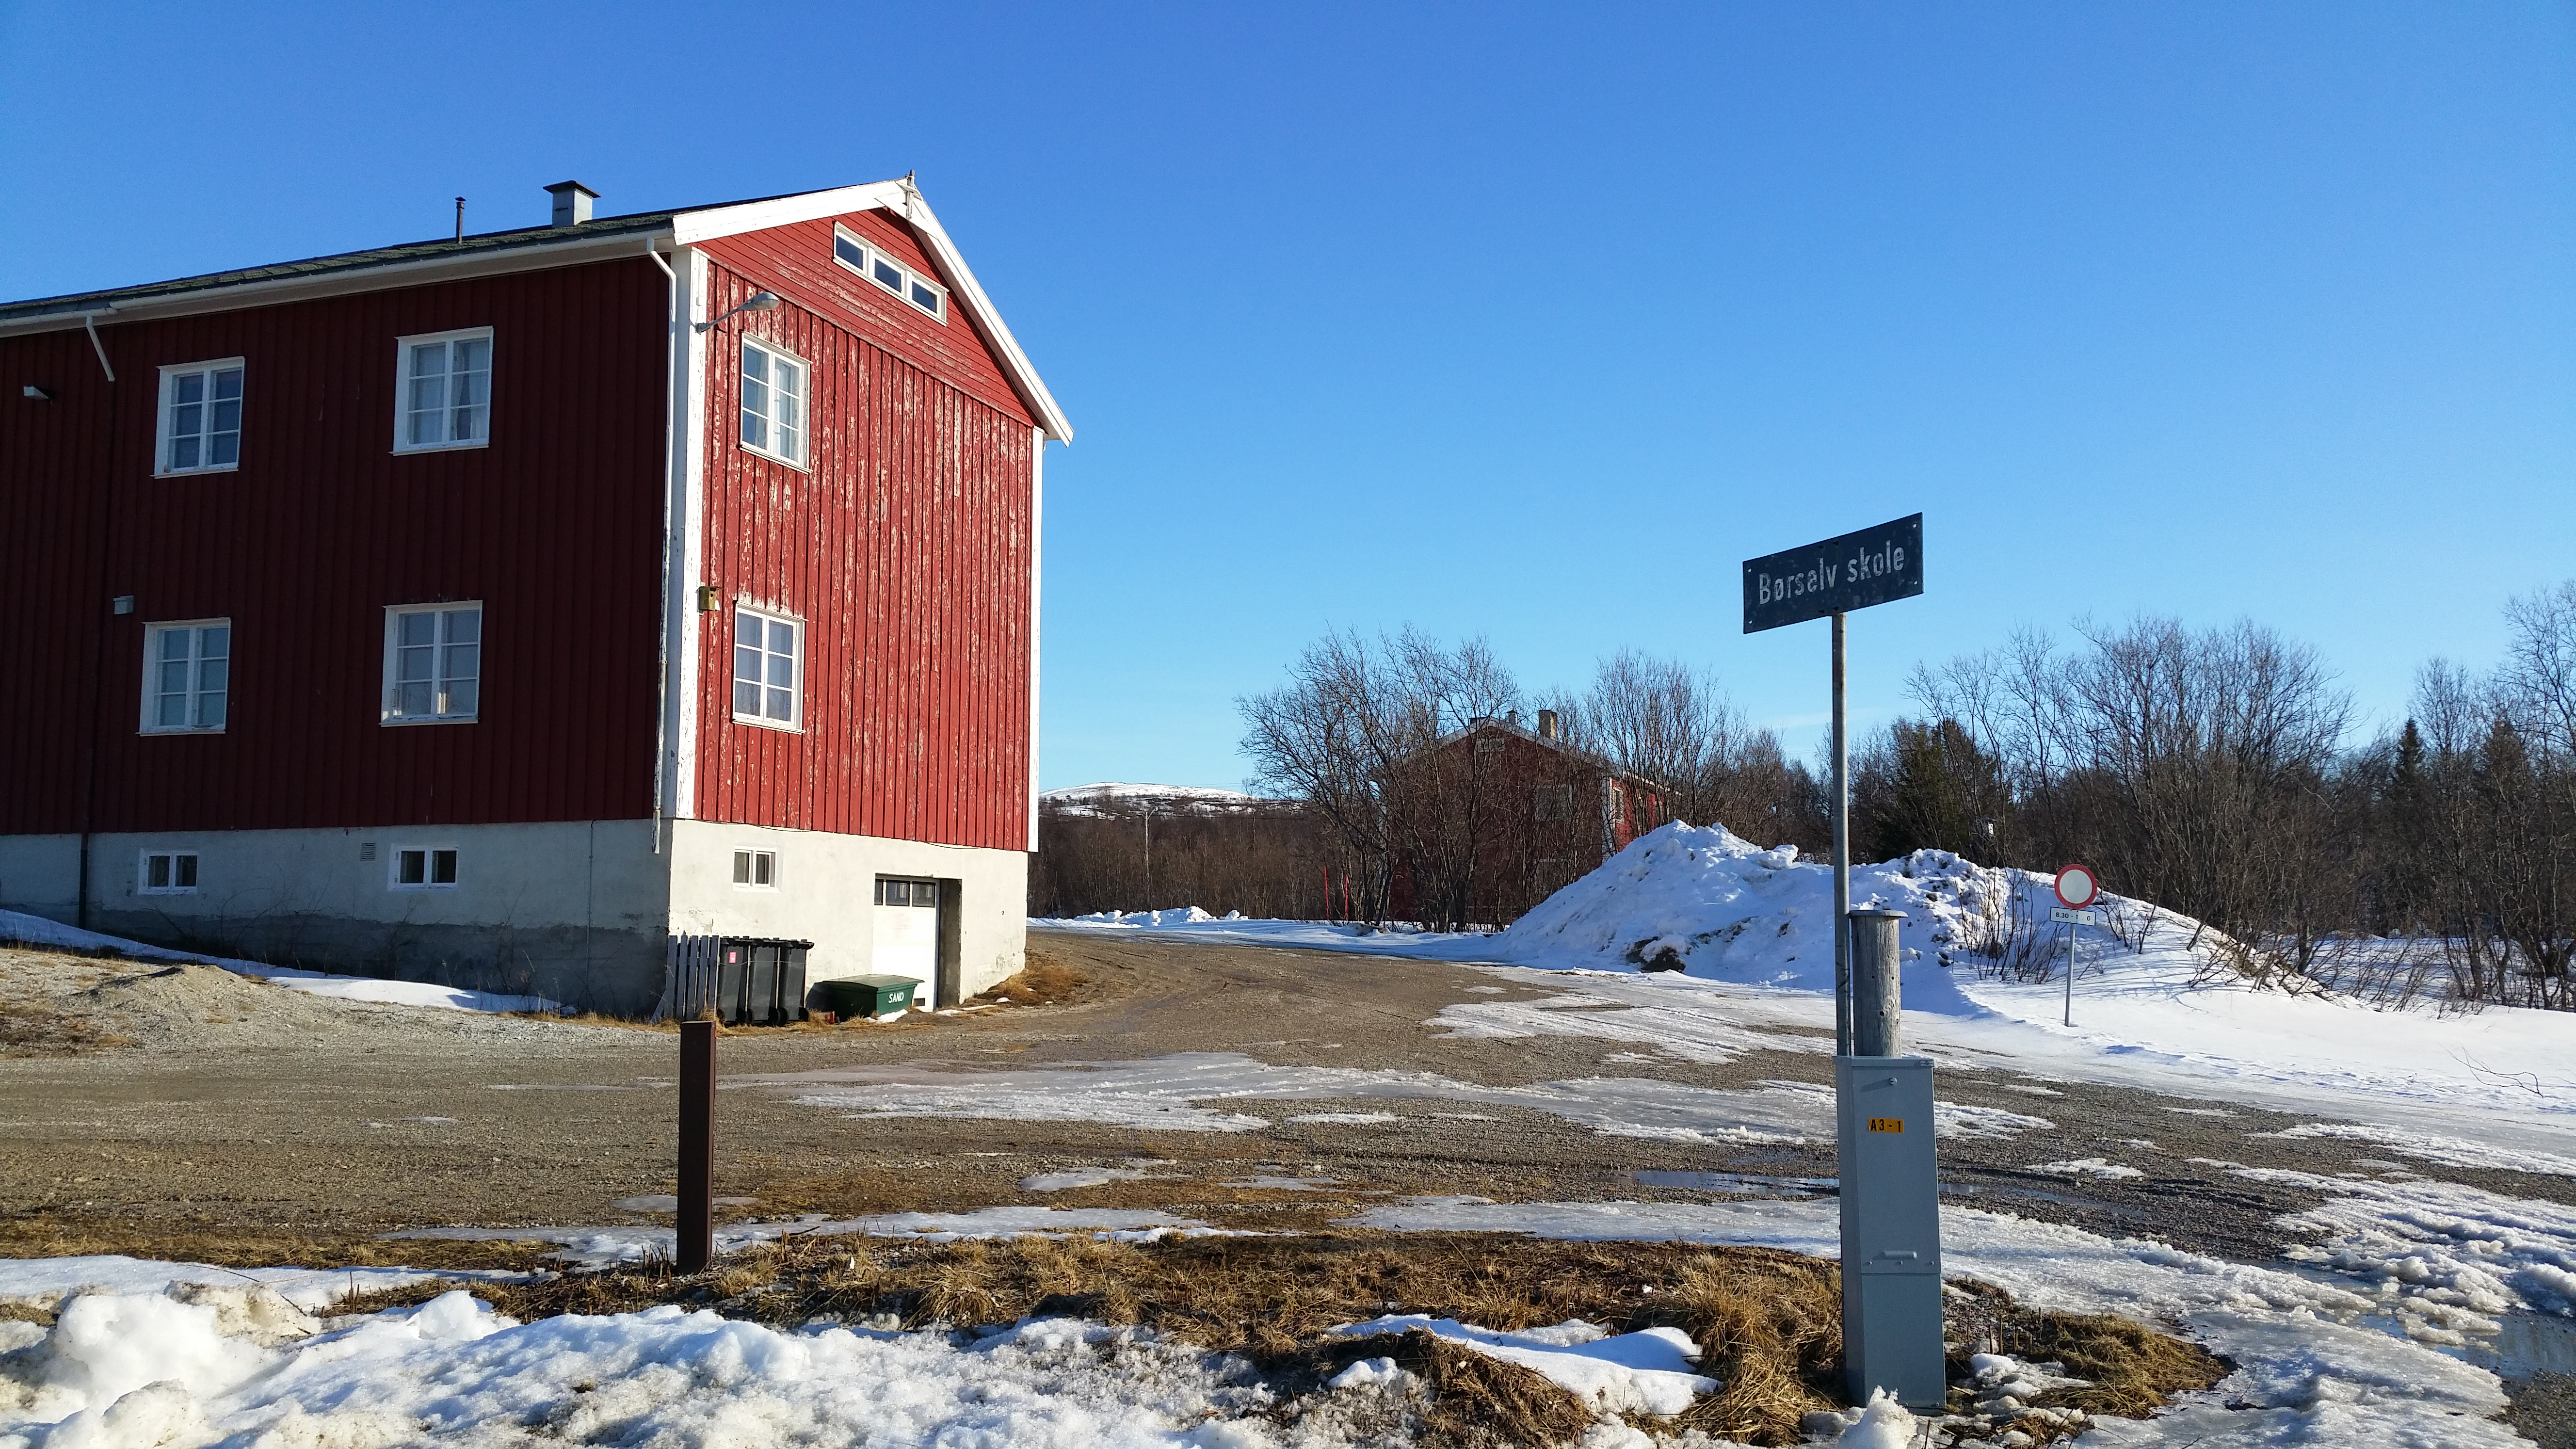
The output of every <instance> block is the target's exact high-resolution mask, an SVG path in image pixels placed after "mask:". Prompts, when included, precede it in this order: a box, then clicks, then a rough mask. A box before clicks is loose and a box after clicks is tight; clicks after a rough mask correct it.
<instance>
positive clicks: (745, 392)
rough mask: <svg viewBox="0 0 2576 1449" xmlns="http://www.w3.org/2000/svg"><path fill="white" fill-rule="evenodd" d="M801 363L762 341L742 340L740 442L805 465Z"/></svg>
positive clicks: (799, 464)
mask: <svg viewBox="0 0 2576 1449" xmlns="http://www.w3.org/2000/svg"><path fill="white" fill-rule="evenodd" d="M805 375H806V372H805V364H804V363H803V362H802V361H800V360H799V359H798V358H797V357H796V356H795V355H794V354H792V353H786V352H781V351H779V350H778V349H777V348H775V347H772V346H770V345H769V344H768V343H766V342H754V341H752V340H751V339H750V338H748V337H746V338H744V339H743V340H742V445H743V446H744V447H746V448H749V449H750V450H752V451H753V452H755V453H764V454H767V455H768V456H770V457H772V458H776V459H777V460H778V461H780V462H782V463H793V464H795V465H796V466H797V467H799V468H802V467H804V466H805Z"/></svg>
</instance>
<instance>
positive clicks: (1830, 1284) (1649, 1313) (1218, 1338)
mask: <svg viewBox="0 0 2576 1449" xmlns="http://www.w3.org/2000/svg"><path fill="white" fill-rule="evenodd" d="M437 1291H440V1290H439V1289H438V1287H437V1286H436V1285H422V1286H420V1287H418V1288H415V1289H410V1290H401V1291H400V1292H397V1293H395V1294H390V1295H380V1301H378V1302H377V1303H376V1306H390V1305H391V1304H392V1303H395V1302H412V1301H419V1300H422V1299H426V1298H427V1297H429V1296H432V1295H433V1294H434V1293H436V1292H437ZM476 1291H477V1293H478V1294H481V1295H482V1296H484V1297H486V1298H489V1299H490V1300H492V1301H493V1303H494V1304H495V1306H496V1307H499V1308H500V1309H501V1310H502V1311H503V1312H506V1313H509V1314H511V1315H512V1316H514V1317H518V1318H521V1319H529V1318H538V1317H545V1316H549V1315H552V1314H558V1313H615V1312H627V1311H632V1310H635V1309H640V1308H644V1307H649V1306H651V1305H654V1304H658V1303H681V1304H687V1305H690V1306H696V1307H712V1308H715V1309H717V1310H719V1311H721V1312H724V1313H726V1314H728V1315H731V1316H735V1317H741V1318H749V1319H756V1320H759V1321H762V1322H767V1323H773V1324H779V1325H788V1324H798V1323H803V1322H806V1321H808V1320H810V1319H812V1318H814V1317H815V1316H817V1315H831V1316H836V1317H840V1318H843V1319H851V1320H856V1319H868V1318H875V1317H878V1316H880V1315H890V1316H891V1317H892V1318H893V1319H895V1320H896V1321H900V1322H902V1323H903V1324H905V1325H907V1326H910V1327H926V1326H929V1325H932V1324H947V1325H951V1326H960V1327H967V1326H978V1325H983V1324H992V1323H1005V1322H1013V1321H1017V1320H1019V1319H1022V1318H1027V1317H1044V1316H1049V1315H1059V1314H1061V1315H1068V1316H1078V1317H1084V1318H1090V1319H1094V1320H1097V1321H1101V1322H1106V1323H1137V1324H1144V1325H1146V1326H1149V1327H1151V1328H1153V1329H1155V1330H1156V1331H1157V1332H1159V1333H1161V1334H1163V1335H1165V1336H1167V1337H1170V1338H1172V1339H1175V1340H1177V1341H1180V1342H1185V1343H1190V1344H1194V1345H1197V1346H1199V1347H1202V1348H1207V1349H1214V1350H1221V1351H1227V1352H1233V1353H1240V1354H1242V1355H1244V1356H1246V1357H1247V1358H1250V1359H1251V1360H1252V1361H1253V1362H1254V1363H1255V1364H1257V1365H1259V1366H1260V1367H1261V1368H1262V1370H1263V1371H1264V1372H1265V1373H1266V1374H1267V1375H1269V1376H1270V1378H1271V1379H1272V1381H1273V1382H1274V1384H1276V1385H1277V1387H1278V1388H1279V1389H1280V1391H1281V1393H1282V1398H1283V1401H1291V1400H1294V1399H1295V1398H1296V1396H1298V1395H1300V1394H1303V1393H1305V1392H1308V1391H1311V1390H1313V1389H1315V1388H1316V1387H1317V1386H1318V1385H1320V1384H1321V1382H1322V1381H1323V1379H1324V1378H1326V1377H1329V1376H1330V1375H1331V1374H1332V1373H1334V1372H1337V1371H1338V1370H1339V1369H1340V1368H1341V1367H1343V1366H1344V1365H1346V1364H1348V1363H1349V1362H1350V1361H1351V1360H1353V1359H1355V1358H1362V1357H1369V1356H1376V1355H1385V1356H1390V1357H1394V1358H1396V1359H1397V1361H1398V1362H1400V1363H1403V1364H1404V1365H1405V1366H1406V1367H1408V1368H1410V1369H1412V1370H1413V1371H1414V1372H1416V1373H1417V1374H1420V1375H1421V1376H1422V1378H1423V1379H1424V1380H1425V1382H1426V1384H1427V1385H1428V1387H1429V1390H1430V1394H1431V1398H1430V1401H1429V1404H1428V1406H1427V1407H1424V1408H1422V1409H1421V1414H1422V1416H1423V1424H1422V1429H1423V1435H1422V1442H1424V1443H1426V1444H1431V1445H1448V1446H1461V1449H1485V1446H1498V1445H1503V1444H1513V1443H1519V1444H1532V1445H1536V1444H1554V1443H1563V1442H1565V1441H1567V1440H1568V1439H1570V1438H1572V1437H1574V1436H1575V1435H1576V1434H1577V1433H1579V1432H1580V1430H1581V1428H1582V1426H1583V1425H1584V1424H1586V1423H1588V1422H1589V1421H1590V1414H1589V1411H1588V1410H1587V1409H1586V1408H1585V1407H1584V1406H1583V1405H1582V1404H1581V1403H1580V1402H1578V1401H1577V1400H1576V1399H1574V1398H1573V1396H1571V1395H1569V1394H1567V1393H1566V1392H1565V1391H1564V1390H1562V1389H1559V1388H1557V1387H1555V1386H1554V1385H1552V1384H1549V1383H1548V1382H1547V1381H1546V1380H1544V1379H1543V1378H1540V1377H1538V1376H1537V1375H1535V1374H1531V1373H1529V1372H1528V1371H1526V1370H1523V1369H1518V1368H1516V1367H1514V1366H1512V1365H1508V1364H1503V1363H1501V1362H1499V1361H1497V1360H1494V1359H1491V1358H1488V1357H1486V1356H1485V1355H1482V1354H1477V1353H1474V1352H1473V1351H1471V1350H1466V1349H1462V1348H1459V1347H1458V1346H1457V1345H1455V1344H1449V1343H1446V1342H1445V1341H1442V1340H1438V1339H1435V1338H1432V1337H1431V1336H1429V1335H1425V1334H1421V1333H1418V1332H1416V1333H1411V1334H1407V1335H1404V1336H1403V1337H1402V1338H1400V1339H1399V1338H1394V1337H1384V1336H1381V1337H1377V1338H1371V1339H1366V1340H1357V1341H1354V1340H1351V1339H1346V1338H1341V1339H1336V1338H1327V1337H1326V1336H1325V1334H1326V1331H1327V1330H1329V1329H1331V1328H1334V1327H1336V1326H1338V1325H1340V1324H1344V1323H1351V1322H1357V1321H1362V1320H1366V1319H1371V1318H1375V1317H1378V1316H1380V1315H1382V1314H1389V1313H1399V1312H1402V1313H1425V1314H1429V1315H1431V1316H1433V1317H1442V1318H1457V1319H1461V1320H1463V1321H1465V1322H1469V1323H1476V1324H1481V1325H1483V1326H1485V1327H1488V1328H1495V1329H1504V1330H1510V1329H1519V1328H1529V1327H1533V1326H1537V1325H1541V1324H1551V1323H1558V1322H1562V1321H1564V1320H1566V1319H1568V1318H1586V1319H1590V1320H1592V1321H1594V1322H1597V1323H1602V1324H1605V1325H1607V1326H1609V1327H1611V1328H1612V1329H1614V1330H1622V1331H1625V1330H1635V1329H1639V1328H1647V1327H1653V1326H1657V1325H1671V1326H1674V1327H1678V1328H1681V1329H1682V1330H1683V1331H1685V1332H1687V1333H1689V1334H1690V1335H1691V1336H1692V1337H1693V1338H1694V1339H1696V1340H1698V1341H1699V1342H1700V1344H1701V1345H1702V1347H1703V1350H1704V1352H1703V1357H1702V1359H1701V1361H1700V1371H1701V1372H1702V1373H1705V1374H1707V1375H1709V1376H1711V1377H1713V1378H1716V1379H1718V1380H1719V1381H1720V1382H1721V1384H1722V1387H1721V1388H1720V1389H1719V1391H1718V1392H1716V1393H1714V1394H1711V1395H1708V1396H1707V1397H1705V1398H1703V1399H1702V1400H1701V1401H1700V1402H1699V1403H1698V1404H1696V1405H1694V1406H1693V1407H1692V1409H1691V1410H1690V1412H1689V1413H1688V1414H1686V1415H1684V1416H1683V1417H1682V1418H1681V1419H1680V1420H1679V1421H1678V1423H1677V1424H1676V1425H1675V1426H1674V1427H1679V1428H1698V1429H1702V1430H1704V1431H1707V1432H1709V1433H1712V1434H1716V1435H1720V1436H1723V1437H1727V1438H1733V1439H1737V1440H1740V1441H1742V1442H1745V1443H1750V1444H1766V1445H1783V1444H1794V1443H1797V1442H1799V1436H1798V1432H1797V1423H1798V1419H1799V1417H1800V1416H1801V1415H1803V1414H1805V1413H1807V1412H1809V1411H1811V1410H1815V1409H1822V1408H1831V1407H1836V1406H1838V1405H1839V1404H1840V1402H1841V1399H1842V1342H1841V1321H1840V1320H1841V1296H1840V1295H1841V1288H1840V1279H1839V1277H1838V1276H1837V1273H1836V1270H1835V1268H1834V1265H1832V1264H1831V1263H1826V1262H1819V1261H1816V1260H1813V1259H1807V1258H1802V1257H1799V1256H1797V1255H1795V1254H1790V1253H1782V1252H1776V1251H1772V1250H1768V1249H1757V1248H1745V1249H1715V1250H1712V1249H1708V1248H1702V1247H1693V1246H1687V1245H1682V1244H1666V1243H1560V1242H1549V1241H1544V1240H1539V1239H1529V1238H1517V1237H1499V1236H1491V1235H1480V1234H1467V1233H1460V1234H1442V1233H1424V1234H1392V1233H1369V1232H1337V1233H1329V1234H1325V1233H1317V1234H1307V1235H1297V1236H1291V1235H1280V1236H1272V1237H1258V1238H1191V1239H1175V1240H1168V1241H1165V1242H1161V1243H1153V1244H1142V1245H1128V1244H1116V1243H1104V1242H1100V1241H1097V1240H1094V1239H1090V1238H1082V1237H1076V1238H1069V1239H1063V1240H1056V1239H1048V1238H1039V1237H1023V1238H1017V1239H1012V1240H1008V1241H1004V1242H974V1241H970V1242H962V1243H953V1244H944V1245H942V1244H924V1243H905V1242H891V1243H890V1242H886V1241H883V1240H869V1239H864V1238H852V1237H837V1238H792V1239H789V1240H787V1241H786V1242H783V1243H776V1244H770V1245H765V1246H763V1247H760V1248H757V1249H754V1250H752V1251H749V1252H745V1253H742V1254H738V1255H735V1256H733V1257H729V1258H727V1259H725V1260H724V1261H723V1262H721V1263H720V1264H718V1265H717V1266H716V1268H714V1269H713V1270H711V1271H710V1272H708V1273H706V1274H701V1275H698V1276H696V1277H681V1276H679V1275H676V1274H673V1273H671V1272H670V1271H668V1270H667V1268H660V1267H656V1268H649V1269H643V1270H632V1271H617V1272H610V1273H597V1274H575V1275H569V1276H566V1277H562V1278H557V1279H554V1280H551V1281H548V1282H543V1283H530V1284H510V1285H493V1286H488V1287H478V1288H477V1289H476ZM406 1295H408V1296H406ZM356 1306H357V1305H352V1307H353V1308H354V1307H356ZM1963 1310H1964V1317H1965V1319H1966V1321H1963V1322H1961V1323H1960V1324H1957V1325H1955V1326H1956V1327H1958V1328H1961V1329H1963V1330H1965V1331H1966V1332H1967V1334H1969V1335H1972V1336H1974V1337H1975V1338H1980V1339H1991V1340H1993V1341H1994V1343H1995V1345H1996V1346H1997V1347H1999V1348H2000V1349H2001V1351H2003V1352H2006V1353H2011V1354H2014V1355H2016V1356H2018V1357H2023V1358H2027V1359H2030V1360H2032V1361H2036V1362H2056V1363H2063V1364H2064V1365H2065V1366H2066V1371H2067V1372H2068V1373H2070V1374H2073V1375H2075V1376H2077V1377H2081V1378H2087V1379H2091V1380H2093V1381H2094V1384H2095V1386H2094V1387H2093V1388H2089V1389H2081V1390H2071V1391H2067V1392H2066V1393H2065V1394H2063V1395H2061V1396H2059V1397H2060V1398H2062V1400H2063V1403H2064V1405H2065V1406H2071V1407H2080V1408H2082V1409H2084V1410H2085V1411H2086V1412H2088V1413H2110V1414H2124V1415H2131V1416H2135V1415H2140V1414H2143V1413H2145V1412H2147V1411H2148V1410H2150V1409H2152V1408H2154V1407H2155V1406H2156V1405H2158V1404H2161V1403H2163V1402H2165V1400H2166V1399H2167V1398H2169V1397H2170V1396H2171V1395H2172V1394H2173V1393H2175V1392H2178V1391H2180V1390H2182V1389H2186V1388H2200V1387H2206V1386H2207V1385H2208V1384H2211V1383H2214V1382H2216V1381H2217V1379H2218V1378H2219V1377H2221V1376H2222V1375H2223V1374H2224V1373H2225V1371H2226V1366H2225V1365H2224V1364H2222V1363H2220V1362H2219V1361H2218V1360H2216V1359H2214V1358H2212V1357H2210V1356H2209V1355H2208V1354H2207V1353H2205V1352H2203V1351H2201V1350H2200V1349H2198V1348H2196V1347H2194V1346H2192V1345H2190V1344H2187V1343H2183V1342H2181V1341H2179V1340H2176V1339H2172V1338H2169V1337H2167V1336H2165V1335H2163V1334H2161V1333H2158V1332H2156V1331H2154V1330H2152V1329H2149V1328H2146V1327H2143V1326H2141V1325H2138V1324H2134V1323H2129V1322H2127V1321H2125V1320H2120V1319H2112V1318H2101V1317H2087V1316H2073V1315H2063V1314H2047V1313H2039V1312H2035V1311H2032V1310H2028V1309H2025V1308H2022V1307H2020V1306H2019V1305H2017V1304H2015V1303H2013V1301H2012V1300H2011V1298H2010V1297H2009V1295H2006V1294H2004V1293H2002V1292H2001V1291H2000V1290H1996V1289H1991V1288H1986V1287H1984V1286H1983V1285H1975V1287H1974V1289H1973V1291H1972V1294H1971V1297H1970V1298H1969V1299H1968V1300H1965V1302H1964V1305H1963ZM1954 1368H1955V1369H1956V1370H1957V1372H1958V1373H1959V1374H1960V1375H1962V1376H1964V1373H1965V1365H1964V1363H1962V1364H1959V1365H1955V1366H1954ZM2051 1402H2052V1403H2054V1402H2057V1400H2055V1399H2053V1400H2052V1401H2051Z"/></svg>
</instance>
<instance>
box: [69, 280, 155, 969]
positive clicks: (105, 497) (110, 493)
mask: <svg viewBox="0 0 2576 1449" xmlns="http://www.w3.org/2000/svg"><path fill="white" fill-rule="evenodd" d="M108 310H110V311H111V312H112V311H113V309H108ZM99 315H100V314H99V313H97V312H83V313H82V314H81V330H82V331H84V332H87V333H88V334H89V345H90V349H91V350H92V351H94V352H96V353H97V354H98V370H99V371H101V372H103V373H106V374H107V446H106V448H105V450H104V452H105V454H106V458H107V476H106V477H105V478H104V479H103V480H101V482H100V485H99V490H98V592H97V593H96V594H94V595H92V596H91V598H90V607H91V608H93V609H95V608H97V607H98V606H99V604H101V603H103V602H105V601H106V598H107V589H108V582H107V571H108V569H109V568H110V567H111V566H112V564H113V561H114V550H113V547H112V540H113V539H114V538H115V527H116V436H117V428H116V423H117V402H118V399H119V390H118V388H117V383H116V368H115V365H114V364H112V363H110V362H109V361H108V360H107V344H106V343H104V342H101V341H100V340H99V336H98V320H97V319H98V317H99ZM153 427H154V429H155V430H156V431H157V430H158V429H159V427H160V422H159V421H158V420H157V419H156V420H155V421H154V423H153ZM92 617H93V618H95V617H96V616H95V615H93V616H92ZM111 617H112V616H111ZM107 630H108V626H107V625H106V624H104V623H101V624H99V625H98V632H97V633H95V634H93V635H91V636H90V650H89V728H88V729H87V730H85V731H83V735H84V744H85V745H86V749H85V750H84V751H83V753H84V754H85V756H86V758H85V759H84V761H83V762H82V771H81V774H82V779H81V813H80V868H79V870H78V872H77V874H76V875H75V877H74V886H73V897H72V924H73V925H75V926H78V927H79V928H80V929H82V930H84V931H86V930H88V929H89V928H90V916H89V895H90V869H89V858H90V836H91V834H92V833H93V827H94V826H95V825H96V824H97V820H98V751H99V739H98V731H99V711H100V710H101V709H102V708H104V707H105V704H104V700H103V694H104V691H105V689H106V678H107Z"/></svg>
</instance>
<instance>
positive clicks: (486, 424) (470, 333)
mask: <svg viewBox="0 0 2576 1449" xmlns="http://www.w3.org/2000/svg"><path fill="white" fill-rule="evenodd" d="M475 341H480V342H482V343H483V344H485V346H484V351H483V436H481V437H479V438H463V439H448V440H446V441H442V442H435V443H415V442H412V441H411V350H412V349H413V348H415V347H427V346H429V345H430V344H431V343H434V342H475ZM499 351H500V348H499V347H498V346H497V345H494V344H493V342H492V329H491V328H489V327H459V328H457V329H455V330H454V331H451V332H422V333H418V334H415V335H413V336H410V337H397V338H395V339H394V451H395V452H397V453H445V452H450V451H452V450H454V449H457V448H488V447H490V446H492V407H493V400H492V375H493V373H494V372H496V371H497V370H498V364H497V362H496V355H497V354H498V353H499ZM448 356H449V357H450V358H451V359H452V358H453V357H454V356H455V353H453V352H450V353H449V354H448ZM447 376H448V378H449V380H450V381H451V382H452V381H453V380H454V379H455V377H456V370H455V368H454V366H453V365H451V366H450V367H449V368H448V372H447ZM439 413H440V415H441V416H442V417H443V418H445V419H448V420H449V422H452V420H453V417H454V413H455V404H454V403H453V402H452V401H450V402H448V403H445V404H443V405H441V407H440V408H439ZM448 425H449V424H448V423H446V422H443V423H442V424H441V430H442V431H444V429H445V428H446V427H447V426H448Z"/></svg>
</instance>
